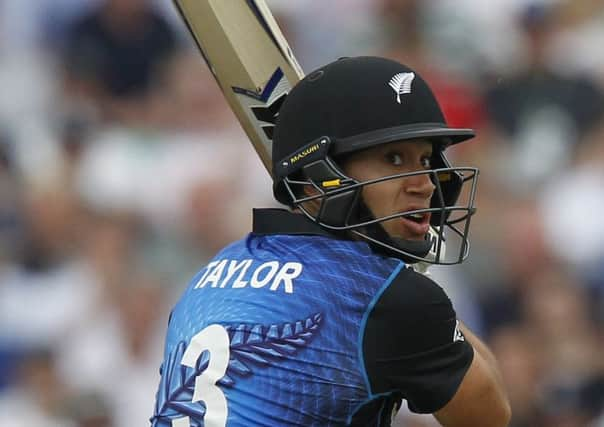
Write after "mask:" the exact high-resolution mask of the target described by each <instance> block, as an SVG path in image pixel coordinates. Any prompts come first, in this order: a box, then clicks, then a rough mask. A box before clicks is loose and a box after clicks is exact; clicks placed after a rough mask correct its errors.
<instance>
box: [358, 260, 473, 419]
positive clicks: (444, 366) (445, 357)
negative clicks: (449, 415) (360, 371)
mask: <svg viewBox="0 0 604 427" xmlns="http://www.w3.org/2000/svg"><path fill="white" fill-rule="evenodd" d="M456 324H457V318H456V314H455V310H454V309H453V306H452V304H451V301H450V300H449V298H448V297H447V295H446V293H445V292H444V290H443V289H442V288H441V287H440V286H439V285H438V284H436V283H435V282H434V281H433V280H431V279H429V278H428V277H426V276H424V275H422V274H419V273H416V272H415V271H413V270H412V269H410V268H407V269H403V270H401V272H400V273H399V274H398V276H397V277H396V278H395V279H394V280H393V281H392V283H391V285H390V286H389V287H388V289H386V291H385V292H384V293H383V294H382V296H381V297H380V299H379V300H378V301H377V303H376V305H375V306H374V308H373V310H372V312H371V313H370V315H369V318H368V321H367V326H366V329H365V335H364V338H363V353H364V358H365V369H366V371H367V375H368V377H369V382H370V385H371V392H372V393H373V394H378V393H387V392H399V393H400V394H401V395H402V397H403V398H404V399H406V400H407V402H408V406H409V409H411V410H412V411H413V412H418V413H434V412H436V411H437V410H439V409H441V408H442V407H443V406H444V405H446V404H447V403H448V402H449V400H451V398H452V397H453V396H454V395H455V393H456V391H457V389H458V387H459V385H460V384H461V381H462V380H463V377H464V375H465V374H466V372H467V370H468V368H469V367H470V364H471V363H472V359H473V355H474V352H473V349H472V346H471V345H470V344H469V343H468V342H466V341H465V340H464V339H463V336H461V335H460V334H458V333H457V334H456Z"/></svg>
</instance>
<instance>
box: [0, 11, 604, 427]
mask: <svg viewBox="0 0 604 427" xmlns="http://www.w3.org/2000/svg"><path fill="white" fill-rule="evenodd" d="M269 4H270V5H271V7H272V8H273V10H274V12H275V14H276V16H277V19H278V20H279V22H280V24H281V26H282V27H283V29H284V32H285V33H286V35H287V37H288V38H289V40H290V44H291V45H292V47H293V49H294V51H295V52H296V55H297V57H298V59H299V61H300V63H301V64H302V66H303V68H304V69H305V70H306V71H307V72H308V71H310V70H312V69H313V68H315V67H317V66H319V65H320V64H322V63H325V62H329V61H331V60H333V59H335V58H337V57H340V56H352V55H362V54H378V55H384V56H388V57H391V58H396V59H399V60H401V61H402V62H405V63H407V64H409V65H411V66H412V67H414V68H416V69H417V70H418V71H420V72H421V73H422V74H423V75H424V76H425V77H426V78H427V80H428V81H430V82H431V83H432V84H433V86H434V87H435V91H436V95H437V97H438V98H439V100H440V102H441V104H442V106H443V108H444V110H445V113H446V115H447V118H448V120H449V121H450V123H451V124H452V125H455V126H467V127H474V128H476V130H477V132H478V137H477V138H476V140H475V141H474V142H472V143H471V144H464V145H463V146H461V147H459V148H458V149H456V151H454V152H452V153H451V155H450V156H451V157H452V160H453V161H454V162H455V164H457V165H464V164H465V165H468V164H470V165H477V166H478V167H480V169H481V175H480V180H479V194H478V202H477V203H478V207H479V210H478V213H477V214H476V216H475V219H474V221H473V224H472V229H471V241H472V250H471V257H470V260H469V262H467V263H466V264H464V265H462V266H460V267H455V268H447V269H441V268H436V269H434V275H435V276H436V277H437V279H438V280H439V281H440V282H441V283H442V284H443V286H444V287H445V288H446V289H447V290H448V292H449V293H450V295H451V297H452V299H453V301H454V303H455V304H456V307H457V309H458V312H459V314H460V317H461V318H462V319H464V320H465V321H466V322H467V323H468V324H469V325H470V326H471V327H472V328H473V329H474V330H475V331H477V332H478V333H479V335H481V336H482V337H483V338H484V339H486V340H487V341H488V343H489V344H490V345H491V346H492V348H493V350H494V352H495V353H496V355H497V356H498V358H499V360H500V363H501V367H502V370H503V375H504V378H505V382H506V386H507V388H508V392H509V395H510V398H511V402H512V408H513V413H514V415H513V423H512V426H513V427H529V426H544V427H575V426H591V427H602V426H604V357H603V354H604V352H603V347H604V267H603V266H604V262H603V261H604V227H603V226H602V222H601V217H602V212H604V101H603V99H604V97H603V91H604V49H603V48H602V46H604V2H602V1H599V0H572V1H571V0H550V1H545V0H542V1H528V0H489V1H478V0H423V1H421V0H331V1H318V0H304V1H303V0H298V1H288V0H270V1H269ZM0 94H1V96H0V425H2V426H13V427H20V426H27V427H51V426H53V427H54V426H65V427H75V426H78V427H106V426H115V427H126V426H135V425H136V426H142V425H146V420H147V419H148V417H149V416H150V415H151V412H152V406H153V400H154V394H155V390H156V387H157V383H158V378H159V377H158V367H159V363H160V360H161V351H162V342H163V334H164V331H165V326H166V322H167V314H168V312H169V309H170V306H171V305H172V304H173V302H174V301H175V299H176V298H177V296H178V294H179V292H180V291H181V290H182V289H183V288H184V287H185V285H186V283H187V280H188V278H189V277H190V276H191V275H192V274H193V273H194V272H195V271H197V270H198V269H199V267H200V266H202V265H203V264H204V262H205V261H206V260H207V259H208V257H209V256H211V254H212V253H213V252H214V251H215V250H216V249H218V248H219V247H221V246H222V245H223V244H225V243H226V242H228V241H230V240H232V239H235V238H238V237H241V236H243V235H244V234H245V232H246V231H247V230H248V229H249V227H250V208H251V207H252V206H274V205H275V204H274V202H273V201H272V200H271V195H270V191H269V188H270V182H269V180H268V177H267V176H266V173H265V171H264V169H263V167H262V166H261V164H260V162H259V161H258V160H257V159H256V158H255V155H254V153H253V152H252V150H251V148H250V147H249V144H248V143H247V142H246V139H245V136H244V134H243V132H242V131H241V129H240V128H239V125H238V124H237V123H236V121H235V118H234V116H233V115H232V113H231V112H230V111H229V109H228V107H227V106H226V104H225V102H224V101H223V99H222V96H221V94H220V93H219V92H218V90H217V88H216V86H215V83H214V82H213V81H212V79H211V78H210V76H208V72H207V70H206V69H205V65H204V64H203V62H202V60H201V58H200V56H199V55H198V53H197V52H196V51H195V50H194V49H193V48H192V46H191V43H190V41H189V39H188V36H187V34H185V33H184V32H183V29H182V26H181V25H180V22H179V21H178V19H177V17H176V16H175V13H174V11H173V10H172V7H171V3H170V2H169V1H167V0H162V1H155V2H148V1H145V0H37V1H33V0H30V1H23V0H1V1H0ZM396 425H397V426H414V427H426V426H432V425H434V422H433V421H432V420H431V418H430V417H417V416H411V415H410V414H408V413H407V411H405V410H403V411H402V412H401V414H400V415H399V416H398V417H397V420H396Z"/></svg>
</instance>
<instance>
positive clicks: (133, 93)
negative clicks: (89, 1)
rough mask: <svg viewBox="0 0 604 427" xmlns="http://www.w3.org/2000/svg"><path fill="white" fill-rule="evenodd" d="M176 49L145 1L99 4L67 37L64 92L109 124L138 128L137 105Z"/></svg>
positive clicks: (164, 24) (118, 0)
mask: <svg viewBox="0 0 604 427" xmlns="http://www.w3.org/2000/svg"><path fill="white" fill-rule="evenodd" d="M176 49H177V40H176V35H175V33H174V31H173V30H172V28H171V27H170V26H169V24H168V23H167V22H166V21H165V19H164V18H163V17H162V16H161V15H160V14H159V13H158V12H157V11H156V10H155V9H154V7H153V6H152V4H151V2H150V1H148V0H105V1H104V2H103V3H102V4H100V6H99V7H98V8H96V9H94V10H93V11H92V12H91V13H89V14H86V15H85V16H83V17H81V18H80V19H78V20H77V21H76V22H75V23H74V24H73V27H72V29H71V31H70V33H69V35H68V40H67V43H66V51H65V59H64V61H65V63H64V68H65V72H66V84H67V91H68V93H71V94H72V96H74V97H75V98H78V97H83V98H84V99H87V100H88V101H93V102H94V103H96V104H97V105H98V106H99V107H100V108H101V111H102V112H103V116H104V117H107V118H109V119H118V120H126V121H128V120H134V121H137V120H138V121H139V122H142V120H141V119H140V117H139V115H140V114H141V113H140V111H138V109H139V108H141V107H140V105H138V103H139V102H140V101H141V100H142V98H143V97H144V96H145V95H146V94H147V92H148V90H149V85H150V82H151V80H152V77H153V74H154V73H157V72H158V69H159V67H160V66H161V64H162V63H163V62H164V61H165V60H166V59H167V58H168V57H169V56H170V55H172V54H173V53H174V52H175V51H176Z"/></svg>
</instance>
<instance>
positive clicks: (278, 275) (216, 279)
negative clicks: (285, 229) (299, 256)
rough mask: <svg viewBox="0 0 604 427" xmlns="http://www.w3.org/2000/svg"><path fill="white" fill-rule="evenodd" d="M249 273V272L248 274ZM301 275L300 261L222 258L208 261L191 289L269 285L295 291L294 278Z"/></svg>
mask: <svg viewBox="0 0 604 427" xmlns="http://www.w3.org/2000/svg"><path fill="white" fill-rule="evenodd" d="M248 272H251V276H250V274H249V273H248ZM300 274H302V264H300V263H299V262H286V263H281V262H279V261H268V262H264V263H259V262H255V261H254V260H251V259H244V260H229V259H221V260H216V261H212V262H210V263H209V264H208V265H207V267H206V269H205V271H204V272H203V274H202V275H201V278H200V279H199V280H198V281H197V283H196V284H195V286H194V289H200V288H203V287H206V286H211V287H212V288H225V287H230V288H245V287H246V286H251V287H252V288H256V289H260V288H264V287H268V289H270V290H271V291H277V290H279V288H282V289H283V290H284V291H285V292H286V293H288V294H291V293H293V292H294V279H295V278H296V277H298V276H300Z"/></svg>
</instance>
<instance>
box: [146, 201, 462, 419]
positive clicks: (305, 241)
mask: <svg viewBox="0 0 604 427" xmlns="http://www.w3.org/2000/svg"><path fill="white" fill-rule="evenodd" d="M279 212H280V213H279ZM269 213H270V211H269ZM266 215H268V214H266ZM270 218H275V220H276V221H277V222H278V221H279V218H281V220H285V221H286V222H288V221H289V222H291V221H294V222H295V223H296V224H297V225H296V227H292V228H291V232H290V233H289V234H288V233H286V232H284V231H283V229H282V228H279V227H278V226H277V225H278V224H275V226H276V227H277V228H276V230H277V231H276V232H275V233H270V232H266V233H265V232H262V233H261V232H258V230H255V232H254V233H252V234H250V235H248V236H247V238H245V239H243V240H240V241H238V242H235V243H233V244H231V245H230V246H228V247H226V248H225V249H223V250H222V251H221V252H220V253H218V254H217V255H216V256H215V257H214V259H213V260H211V262H209V264H208V265H207V266H205V267H204V268H203V269H202V270H201V271H200V272H199V273H198V274H197V275H196V276H195V277H193V279H192V280H191V282H190V284H189V286H188V288H187V289H186V291H185V292H184V294H183V296H182V297H181V299H180V300H179V301H178V303H177V304H176V306H175V307H174V309H173V311H172V314H171V317H170V321H169V326H168V333H167V337H166V343H165V354H164V361H163V364H162V367H161V369H160V372H161V382H160V384H159V389H158V391H157V399H156V406H155V412H154V415H153V417H152V419H151V423H152V426H154V427H173V426H174V427H184V426H195V427H197V426H205V427H216V426H220V427H222V426H228V427H243V426H267V427H275V426H343V425H375V426H381V425H390V422H391V417H392V412H393V409H397V408H398V406H399V404H400V400H401V399H403V398H404V399H408V400H409V403H410V407H412V408H413V405H415V407H417V411H418V412H427V411H431V410H433V409H434V408H436V409H438V408H437V406H438V407H440V406H442V404H444V403H446V401H448V400H449V399H450V398H451V397H452V395H453V394H454V392H455V390H456V389H457V386H458V385H459V382H460V381H461V379H462V377H463V374H464V373H465V371H466V370H467V368H468V366H469V363H470V361H471V347H469V346H468V345H467V344H466V345H461V344H465V343H462V342H460V341H463V340H459V339H458V340H455V339H454V338H453V336H454V335H455V326H454V324H453V325H452V324H451V319H450V316H451V315H452V316H453V322H455V319H454V318H455V315H454V311H452V308H451V309H450V310H449V308H448V307H450V302H448V299H447V300H446V301H445V302H444V303H443V304H444V305H443V307H444V310H443V314H442V318H443V319H444V321H443V322H442V325H445V323H446V325H445V326H444V327H442V328H441V329H442V333H440V332H439V331H438V330H437V331H436V332H431V335H437V336H438V337H437V338H436V339H437V341H438V342H427V343H426V342H424V341H422V340H423V338H422V337H418V338H413V334H414V333H415V332H412V333H411V335H409V333H407V335H406V336H401V337H400V338H399V339H397V337H396V335H397V334H396V333H395V334H394V335H393V336H394V339H395V341H397V342H398V341H406V340H407V339H409V337H412V339H413V342H414V343H418V345H419V346H420V347H422V348H418V349H412V350H408V349H407V347H408V343H406V342H405V343H404V344H401V345H392V344H388V342H389V337H390V336H392V334H391V331H390V330H382V329H383V328H384V327H387V326H388V324H390V323H391V322H392V321H393V318H392V316H400V313H398V314H397V313H396V312H398V311H400V310H405V308H404V307H403V306H400V305H399V304H398V303H395V304H394V306H392V302H387V303H379V304H378V302H379V301H380V300H381V299H383V298H384V295H385V294H387V293H392V292H398V293H400V292H401V291H400V290H396V291H392V290H389V288H391V287H392V284H393V283H399V282H400V280H401V279H400V278H401V277H407V276H408V275H409V274H413V276H412V277H415V276H419V275H417V273H412V272H411V271H410V270H409V269H407V268H405V267H406V266H405V264H404V262H402V261H401V260H398V259H395V258H388V257H384V256H381V255H379V254H376V253H375V252H374V251H372V249H371V248H370V247H369V246H368V245H367V244H366V243H364V242H359V241H352V240H344V239H338V238H336V237H334V236H331V235H328V234H327V233H325V232H324V231H323V230H320V229H317V227H316V226H315V225H314V224H311V223H310V222H309V221H308V220H306V219H305V218H303V217H301V216H300V215H295V214H291V213H285V212H284V211H276V212H272V216H270ZM283 218H285V219H283ZM300 221H302V222H300ZM269 223H270V221H269ZM309 224H310V225H309ZM269 228H270V225H269ZM305 230H306V231H305ZM309 230H313V231H312V232H311V231H309ZM422 277H423V276H422ZM426 280H428V279H426ZM409 281H410V280H409V278H408V277H407V280H406V282H409ZM396 287H397V288H399V287H400V286H398V285H397V286H396ZM439 289H440V288H439ZM438 292H441V291H438ZM414 295H415V294H414ZM438 296H439V298H440V294H438ZM393 298H396V299H398V298H400V295H391V296H390V297H389V298H388V301H391V300H392V299H393ZM403 298H407V297H406V296H404V295H403ZM414 298H415V299H418V298H423V297H422V296H419V297H418V296H417V295H415V296H413V297H412V298H407V299H409V300H413V299H414ZM430 298H432V297H430ZM443 301H444V300H443ZM433 302H434V301H430V303H433ZM447 304H448V305H447ZM377 305H379V310H378V307H376V306H377ZM420 305H421V302H420ZM415 306H416V301H415V302H414V303H413V307H415ZM445 306H446V307H445ZM413 307H411V305H410V310H408V311H414V310H415V309H414V308H413ZM376 310H377V311H376ZM447 310H448V311H447ZM420 311H421V308H420ZM380 313H381V314H380ZM415 315H417V316H421V315H422V314H421V313H417V314H415ZM374 318H375V319H374ZM372 319H373V320H372ZM437 319H438V316H437ZM394 321H396V322H398V320H397V319H394ZM384 322H386V323H384ZM368 323H370V325H369V326H368ZM438 324H439V325H441V323H440V322H439V323H438ZM400 326H401V327H404V325H402V324H401V325H400ZM397 327H398V325H396V324H391V325H390V328H397ZM414 327H415V328H417V325H415V326H414ZM438 328H440V326H437V327H435V328H433V329H438ZM368 330H371V331H372V332H371V336H367V331H368ZM380 335H381V338H380ZM440 341H443V342H444V343H446V344H447V349H445V350H442V351H441V350H439V351H440V354H441V355H440V356H439V360H441V361H444V362H442V363H443V368H442V369H441V368H439V371H438V372H435V373H434V376H435V377H438V378H444V377H445V376H446V377H447V378H448V379H446V380H442V379H439V380H437V381H434V380H433V379H430V378H428V379H427V381H428V383H431V384H432V385H433V386H434V390H433V391H434V396H436V400H437V401H434V399H435V398H434V396H433V394H432V393H428V392H426V391H425V390H424V388H425V387H419V388H417V392H415V391H414V384H415V382H417V379H418V375H420V374H419V373H417V372H414V369H415V368H408V367H404V368H400V369H402V370H403V371H404V372H403V371H400V370H399V371H398V372H397V369H399V368H398V366H399V365H400V364H401V362H400V361H399V363H398V364H397V365H396V366H397V367H395V368H392V366H389V365H390V364H392V360H390V359H391V358H390V357H389V355H388V354H387V353H388V352H390V351H392V348H393V347H394V349H395V351H397V353H396V354H395V355H394V356H397V355H399V356H400V357H402V358H406V359H407V360H408V361H410V362H411V363H413V360H414V359H413V357H414V355H416V354H420V353H425V351H426V350H429V349H430V348H432V347H433V346H436V345H438V346H442V345H441V344H442V343H441V342H440ZM380 342H384V343H386V345H382V344H380ZM426 346H427V347H426ZM380 347H384V348H383V349H382V350H380ZM424 347H426V348H424ZM468 348H469V349H470V350H468ZM396 349H399V350H400V351H398V350H396ZM367 358H369V359H371V360H366V359H367ZM417 360H418V361H419V360H420V359H419V358H417ZM418 363H419V364H420V365H421V363H423V362H421V363H420V362H418ZM428 363H432V361H430V360H428ZM446 367H448V368H447V369H448V370H449V371H453V374H452V375H451V372H449V373H448V374H446V375H445V373H446V372H445V371H446V370H447V369H445V368H446ZM417 371H418V372H420V371H425V368H424V367H423V366H420V367H419V368H418V369H417ZM441 371H442V372H441ZM391 375H392V378H390V376H391ZM422 375H423V374H422ZM449 377H451V378H452V379H450V378H449ZM393 378H397V379H393ZM402 378H407V379H408V380H409V381H408V382H409V384H408V385H407V384H400V385H399V384H397V381H401V379H402ZM422 393H423V395H422ZM416 395H417V400H416V401H414V399H415V396H416ZM433 407H434V408H433Z"/></svg>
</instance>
